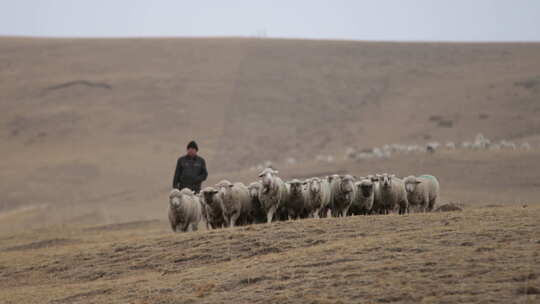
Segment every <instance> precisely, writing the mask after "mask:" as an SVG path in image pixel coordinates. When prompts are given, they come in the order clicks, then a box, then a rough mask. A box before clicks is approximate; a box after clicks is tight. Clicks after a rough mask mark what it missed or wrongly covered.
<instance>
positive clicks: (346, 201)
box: [330, 175, 356, 217]
mask: <svg viewBox="0 0 540 304" xmlns="http://www.w3.org/2000/svg"><path fill="white" fill-rule="evenodd" d="M330 191H331V200H330V206H331V209H332V216H335V217H339V216H347V212H348V210H349V208H350V207H351V204H352V201H353V198H354V193H355V191H356V189H355V188H354V178H353V177H352V176H351V175H345V176H339V175H337V176H336V175H333V176H332V179H331V183H330Z"/></svg>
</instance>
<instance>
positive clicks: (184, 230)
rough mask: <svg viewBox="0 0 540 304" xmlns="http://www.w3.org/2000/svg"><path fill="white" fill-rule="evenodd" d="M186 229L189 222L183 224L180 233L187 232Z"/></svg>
mask: <svg viewBox="0 0 540 304" xmlns="http://www.w3.org/2000/svg"><path fill="white" fill-rule="evenodd" d="M188 228H189V222H187V223H185V224H184V225H183V226H182V231H183V232H187V231H188Z"/></svg>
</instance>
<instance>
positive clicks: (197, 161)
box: [173, 155, 208, 192]
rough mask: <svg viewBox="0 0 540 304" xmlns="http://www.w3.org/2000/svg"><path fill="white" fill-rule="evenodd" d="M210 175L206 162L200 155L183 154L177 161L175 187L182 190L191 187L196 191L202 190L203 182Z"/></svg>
mask: <svg viewBox="0 0 540 304" xmlns="http://www.w3.org/2000/svg"><path fill="white" fill-rule="evenodd" d="M207 177H208V171H206V162H205V161H204V158H202V157H200V156H198V155H197V156H195V157H190V156H187V155H185V156H182V157H180V158H179V159H178V161H177V162H176V170H175V171H174V178H173V188H176V189H179V190H181V189H182V188H189V189H191V190H193V191H195V192H199V191H200V190H201V183H202V182H203V181H205V180H206V178H207Z"/></svg>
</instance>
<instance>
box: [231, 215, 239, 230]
mask: <svg viewBox="0 0 540 304" xmlns="http://www.w3.org/2000/svg"><path fill="white" fill-rule="evenodd" d="M238 217H239V215H238V214H237V213H235V214H234V215H233V216H231V219H230V221H229V227H230V228H233V227H234V225H235V224H236V221H237V220H238Z"/></svg>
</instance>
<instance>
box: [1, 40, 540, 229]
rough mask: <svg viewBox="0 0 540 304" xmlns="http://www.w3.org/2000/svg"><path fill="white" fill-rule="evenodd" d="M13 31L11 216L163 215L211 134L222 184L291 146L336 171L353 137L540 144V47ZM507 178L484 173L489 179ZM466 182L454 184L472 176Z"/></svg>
mask: <svg viewBox="0 0 540 304" xmlns="http://www.w3.org/2000/svg"><path fill="white" fill-rule="evenodd" d="M0 41H1V43H0V69H1V70H2V73H1V75H0V141H1V142H2V150H3V151H2V159H1V160H0V179H1V180H2V183H1V184H0V209H2V210H4V211H6V210H12V209H14V208H18V207H20V206H34V207H36V206H49V207H47V208H53V210H51V215H50V216H51V217H54V216H55V214H56V213H57V212H59V211H58V209H61V210H62V211H61V212H67V213H69V214H70V215H73V216H75V215H81V214H87V215H88V214H90V215H91V214H93V213H96V212H97V213H98V215H97V216H96V218H98V219H99V220H100V221H105V222H111V221H118V220H119V219H121V218H125V216H124V217H123V215H125V214H127V211H126V208H124V209H122V212H116V214H114V215H109V213H108V212H109V210H111V209H112V207H111V206H119V205H124V206H134V205H136V206H140V207H141V208H140V210H147V211H148V210H149V209H152V211H149V213H147V212H145V211H142V212H140V211H137V212H134V213H133V214H131V215H130V216H129V218H137V217H141V218H144V217H147V216H148V214H151V216H152V217H155V216H157V215H158V214H162V211H161V210H157V211H154V210H156V208H154V207H153V206H156V205H158V204H159V205H163V202H164V200H165V199H166V193H167V190H168V187H169V184H170V183H171V177H172V176H171V175H172V171H173V166H174V164H175V161H176V158H177V157H178V156H179V154H181V153H182V152H183V151H184V147H185V144H186V143H187V142H188V141H189V140H190V139H196V140H197V141H198V142H199V143H200V146H201V154H202V155H203V156H204V157H206V159H207V162H208V165H209V170H210V173H211V175H210V180H209V182H210V183H213V182H215V181H217V180H218V179H220V178H223V177H227V178H229V179H232V180H241V181H246V182H247V181H250V180H253V179H254V178H255V174H254V173H253V172H248V171H247V169H248V168H249V167H252V166H254V165H256V164H258V163H261V162H264V161H266V160H272V161H274V162H280V161H281V162H283V160H284V159H286V158H287V157H294V158H295V159H296V160H298V161H299V162H300V164H299V165H297V166H291V167H290V168H283V166H282V168H280V169H283V170H282V172H283V174H284V175H286V176H292V175H294V174H295V172H296V171H302V170H307V171H309V172H314V173H317V172H321V168H322V167H321V165H320V164H317V163H314V162H313V160H314V159H315V157H316V156H317V155H319V154H325V155H326V154H331V155H334V156H335V158H337V159H341V158H342V157H343V154H344V151H345V149H346V148H347V147H357V148H369V147H373V146H379V145H383V144H389V143H395V142H397V143H404V144H408V143H420V144H421V143H425V142H426V141H431V140H437V141H446V140H452V141H462V140H465V139H472V138H473V137H474V136H475V135H476V134H477V133H478V132H481V133H484V134H485V135H486V136H488V137H489V138H492V139H511V140H518V141H520V140H522V141H529V142H531V143H533V144H535V145H536V144H538V143H539V142H540V137H539V136H540V135H539V132H540V115H538V114H539V113H540V103H539V100H540V99H539V94H540V78H539V77H540V73H539V72H538V71H540V44H437V43H370V42H349V41H308V40H274V39H28V38H0ZM434 116H435V117H436V116H440V117H442V119H444V120H445V121H447V122H450V125H451V127H448V126H449V125H442V126H438V125H437V123H434V122H433V121H430V118H433V117H434ZM520 157H521V156H520V155H515V158H509V159H507V160H508V163H507V164H508V165H509V166H511V164H512V163H513V162H514V160H516V159H519V158H520ZM532 158H533V159H535V157H532ZM456 161H458V162H462V160H459V159H458V160H456ZM463 162H467V161H466V160H464V161H463ZM375 164H376V165H373V166H372V165H369V166H371V167H373V169H374V171H380V170H382V169H380V170H379V168H387V163H385V162H378V163H377V162H376V163H375ZM398 165H399V163H398ZM350 166H351V165H350V164H336V165H334V168H333V169H332V168H331V169H330V170H340V169H342V167H350ZM353 166H356V167H355V168H357V169H358V170H359V171H358V174H363V173H364V172H366V171H363V170H362V168H363V165H362V164H360V165H353ZM443 166H444V165H443ZM446 166H449V167H450V169H449V170H452V169H451V168H452V165H451V163H450V164H449V163H446ZM502 167H506V165H504V166H502ZM306 168H307V169H306ZM444 168H446V167H441V170H439V171H441V172H443V173H442V174H443V175H444V174H445V173H444V172H446V169H444ZM524 169H527V165H525V168H524ZM325 170H326V171H328V170H329V169H325ZM384 170H388V169H384ZM389 171H392V168H390V170H389ZM400 171H406V172H407V173H409V172H410V173H423V172H420V171H421V168H417V167H413V166H409V167H406V168H404V169H403V170H400ZM355 173H357V172H355ZM400 173H401V172H400ZM505 173H506V172H505V171H504V170H498V169H495V171H494V172H492V174H491V175H490V176H489V177H486V176H477V178H478V179H488V180H485V181H484V182H486V183H488V184H489V183H491V182H492V181H494V180H495V178H497V177H498V176H501V175H503V174H505ZM513 173H516V175H517V174H518V173H519V172H515V171H514V172H513ZM402 174H405V172H403V173H402ZM473 176H474V175H473ZM492 178H493V179H492ZM510 178H514V176H511V177H509V179H510ZM443 181H444V180H443ZM456 186H457V187H456V188H454V189H447V191H448V192H447V193H452V191H454V190H456V191H457V190H459V187H463V186H466V184H458V185H456ZM511 188H512V189H518V188H519V187H517V188H515V187H511ZM460 199H464V198H463V197H460ZM51 206H52V207H51ZM55 206H58V208H57V207H55ZM60 206H61V207H60ZM85 208H87V209H88V210H85ZM66 210H67V211H66ZM96 210H97V211H96ZM73 216H70V217H73ZM48 217H49V216H47V218H48ZM86 218H88V216H87V217H86ZM65 220H66V219H64V218H63V219H61V221H65ZM32 223H35V222H32Z"/></svg>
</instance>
